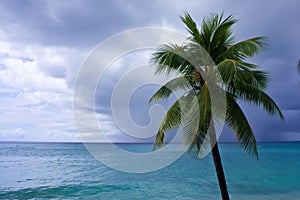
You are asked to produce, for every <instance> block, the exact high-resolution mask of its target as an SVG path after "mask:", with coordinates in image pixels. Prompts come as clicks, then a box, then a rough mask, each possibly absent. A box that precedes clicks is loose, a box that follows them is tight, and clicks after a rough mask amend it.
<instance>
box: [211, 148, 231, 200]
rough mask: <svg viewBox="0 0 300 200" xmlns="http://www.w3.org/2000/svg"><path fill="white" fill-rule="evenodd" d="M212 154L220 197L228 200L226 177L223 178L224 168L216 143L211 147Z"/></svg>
mask: <svg viewBox="0 0 300 200" xmlns="http://www.w3.org/2000/svg"><path fill="white" fill-rule="evenodd" d="M212 156H213V159H214V164H215V169H216V173H217V177H218V181H219V187H220V190H221V195H222V199H223V200H229V194H228V190H227V184H226V179H225V175H224V170H223V166H222V161H221V156H220V152H219V147H218V143H216V144H215V146H214V147H213V148H212Z"/></svg>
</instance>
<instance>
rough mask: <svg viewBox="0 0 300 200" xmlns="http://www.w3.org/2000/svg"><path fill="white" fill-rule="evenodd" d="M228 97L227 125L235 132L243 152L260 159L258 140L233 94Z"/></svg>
mask: <svg viewBox="0 0 300 200" xmlns="http://www.w3.org/2000/svg"><path fill="white" fill-rule="evenodd" d="M226 97H227V115H226V123H227V124H228V126H229V127H230V128H231V129H232V130H233V131H234V133H235V135H236V137H237V139H238V141H239V143H240V145H241V147H242V148H243V150H244V151H245V152H247V153H248V154H250V155H252V156H254V157H256V158H258V152H257V146H256V139H255V136H254V133H253V131H252V129H251V127H250V124H249V122H248V120H247V118H246V116H245V115H244V113H243V111H242V109H241V108H240V106H239V105H238V104H237V103H236V100H235V99H234V98H233V97H232V95H231V94H229V93H227V96H226Z"/></svg>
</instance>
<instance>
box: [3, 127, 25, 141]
mask: <svg viewBox="0 0 300 200" xmlns="http://www.w3.org/2000/svg"><path fill="white" fill-rule="evenodd" d="M24 133H25V131H24V130H23V129H21V128H15V129H0V139H6V140H9V139H20V138H24Z"/></svg>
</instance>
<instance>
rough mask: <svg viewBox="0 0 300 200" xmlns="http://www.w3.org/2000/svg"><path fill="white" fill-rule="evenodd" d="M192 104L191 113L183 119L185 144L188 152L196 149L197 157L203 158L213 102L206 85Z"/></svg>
mask: <svg viewBox="0 0 300 200" xmlns="http://www.w3.org/2000/svg"><path fill="white" fill-rule="evenodd" d="M190 104H191V107H190V109H189V111H188V112H187V114H186V115H185V116H184V117H183V119H184V120H183V123H182V135H183V144H184V145H187V146H189V148H188V152H191V151H192V150H193V149H196V155H197V156H198V157H201V155H202V154H204V153H205V152H206V150H207V146H205V144H206V143H208V142H205V141H207V132H208V128H209V124H210V122H211V101H210V94H209V91H208V86H207V85H206V84H204V85H203V87H202V88H201V90H200V92H199V93H198V94H197V96H196V97H195V98H193V101H192V102H191V103H190ZM209 146H210V145H209Z"/></svg>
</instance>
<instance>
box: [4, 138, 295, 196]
mask: <svg viewBox="0 0 300 200" xmlns="http://www.w3.org/2000/svg"><path fill="white" fill-rule="evenodd" d="M99 145H101V144H99ZM122 145H123V147H122ZM122 145H121V147H122V148H125V149H126V148H127V149H134V150H138V149H143V151H144V150H145V149H149V150H150V149H152V145H149V144H122ZM220 150H221V156H222V159H223V164H224V168H225V174H226V178H227V182H228V188H229V192H230V196H231V198H232V199H285V200H286V199H300V143H262V144H259V160H258V161H257V160H253V159H252V158H251V157H249V156H247V155H245V154H243V153H242V152H241V151H240V149H239V146H238V145H236V144H221V145H220ZM40 198H41V199H45V198H52V199H220V195H219V188H218V185H217V179H216V176H215V171H214V166H213V163H212V159H211V156H210V155H209V156H207V157H205V158H204V159H201V160H196V159H195V158H193V157H192V156H190V155H183V156H182V157H181V158H180V159H178V160H177V161H175V162H174V163H173V164H171V165H170V166H168V167H166V168H164V169H161V170H159V171H155V172H151V173H147V174H129V173H123V172H119V171H115V170H113V169H110V168H108V167H106V166H105V165H103V164H101V163H100V162H99V161H97V160H96V159H95V158H94V157H93V156H92V155H90V154H89V153H88V151H87V150H86V149H85V148H84V146H83V145H82V144H42V143H40V144H37V143H34V144H8V143H7V144H5V143H1V144H0V199H40Z"/></svg>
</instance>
